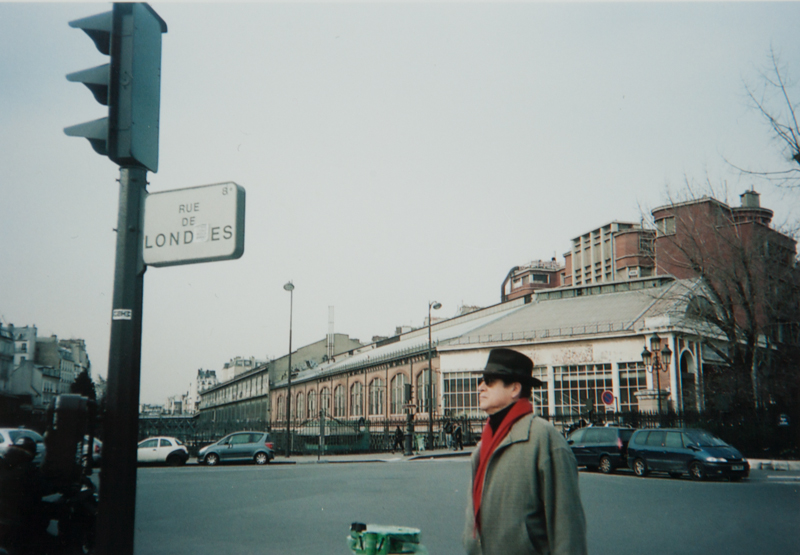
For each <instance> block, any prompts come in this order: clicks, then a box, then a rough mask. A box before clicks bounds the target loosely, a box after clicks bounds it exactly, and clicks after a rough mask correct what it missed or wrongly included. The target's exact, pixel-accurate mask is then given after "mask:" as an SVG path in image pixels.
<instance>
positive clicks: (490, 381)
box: [478, 375, 500, 387]
mask: <svg viewBox="0 0 800 555" xmlns="http://www.w3.org/2000/svg"><path fill="white" fill-rule="evenodd" d="M498 381H500V378H498V377H497V376H486V375H484V376H478V387H480V385H481V384H482V383H485V384H486V387H492V386H493V385H494V384H496V383H497V382H498Z"/></svg>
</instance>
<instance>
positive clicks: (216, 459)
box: [206, 453, 219, 466]
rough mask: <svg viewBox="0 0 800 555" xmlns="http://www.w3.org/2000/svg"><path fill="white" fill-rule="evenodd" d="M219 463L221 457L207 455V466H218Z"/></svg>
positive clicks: (213, 454)
mask: <svg viewBox="0 0 800 555" xmlns="http://www.w3.org/2000/svg"><path fill="white" fill-rule="evenodd" d="M218 462H219V455H217V454H216V453H209V454H208V455H206V464H207V465H208V466H216V464H217V463H218Z"/></svg>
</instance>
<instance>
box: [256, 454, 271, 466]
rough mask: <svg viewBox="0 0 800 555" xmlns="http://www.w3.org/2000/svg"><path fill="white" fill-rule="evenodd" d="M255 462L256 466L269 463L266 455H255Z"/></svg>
mask: <svg viewBox="0 0 800 555" xmlns="http://www.w3.org/2000/svg"><path fill="white" fill-rule="evenodd" d="M255 461H256V464H267V463H268V462H269V457H268V456H267V454H266V453H256V456H255Z"/></svg>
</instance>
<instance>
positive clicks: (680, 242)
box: [653, 190, 797, 279]
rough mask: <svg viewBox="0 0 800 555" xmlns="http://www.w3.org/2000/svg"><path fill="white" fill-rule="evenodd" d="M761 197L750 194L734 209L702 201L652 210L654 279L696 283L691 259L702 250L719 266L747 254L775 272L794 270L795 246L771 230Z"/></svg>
mask: <svg viewBox="0 0 800 555" xmlns="http://www.w3.org/2000/svg"><path fill="white" fill-rule="evenodd" d="M759 197H760V195H759V194H758V193H757V192H755V191H753V190H750V191H746V192H744V193H742V194H741V195H740V199H741V206H736V207H731V206H728V205H727V204H725V203H723V202H720V201H718V200H716V199H713V198H708V197H703V198H701V199H697V200H692V201H688V202H681V203H675V204H669V205H666V206H661V207H659V208H656V209H654V210H653V220H654V221H655V225H656V229H657V232H658V235H657V237H656V241H655V246H656V261H657V270H658V273H659V274H671V275H674V276H676V277H678V278H680V279H683V278H687V277H694V276H695V275H697V272H696V271H695V269H694V268H693V264H692V261H691V260H690V259H691V258H692V256H693V253H694V252H696V251H700V250H705V251H707V252H709V253H714V254H715V256H716V257H717V260H718V263H719V264H725V263H730V262H734V260H733V257H734V256H735V255H736V253H734V252H733V251H734V250H736V249H749V250H751V252H753V253H754V254H758V255H759V257H761V255H763V258H762V260H764V261H768V263H769V264H770V265H774V266H773V267H774V268H776V269H777V268H790V267H793V265H794V260H795V255H796V247H797V242H796V241H795V240H794V239H793V238H791V237H789V236H788V235H784V234H783V233H781V232H779V231H777V230H775V229H772V228H771V227H770V223H771V222H772V215H773V212H772V210H769V209H768V208H763V207H761V201H760V199H759Z"/></svg>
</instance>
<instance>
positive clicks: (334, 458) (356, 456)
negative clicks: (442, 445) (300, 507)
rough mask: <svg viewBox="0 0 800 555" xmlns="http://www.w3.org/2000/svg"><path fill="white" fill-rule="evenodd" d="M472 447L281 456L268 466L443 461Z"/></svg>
mask: <svg viewBox="0 0 800 555" xmlns="http://www.w3.org/2000/svg"><path fill="white" fill-rule="evenodd" d="M473 449H474V447H469V448H465V449H463V450H461V451H453V450H450V449H434V450H432V451H419V452H415V453H414V454H413V455H412V456H410V457H406V456H403V454H402V453H400V452H399V451H398V452H397V453H353V454H344V455H322V456H321V457H318V456H317V455H292V456H291V457H289V458H288V459H287V458H286V457H285V456H283V455H277V456H276V457H275V458H274V459H273V460H272V462H270V464H332V463H333V464H335V463H366V462H372V463H374V462H383V463H396V462H405V461H419V460H426V459H443V458H451V457H469V456H470V455H471V454H472V450H473Z"/></svg>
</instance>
